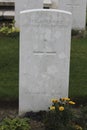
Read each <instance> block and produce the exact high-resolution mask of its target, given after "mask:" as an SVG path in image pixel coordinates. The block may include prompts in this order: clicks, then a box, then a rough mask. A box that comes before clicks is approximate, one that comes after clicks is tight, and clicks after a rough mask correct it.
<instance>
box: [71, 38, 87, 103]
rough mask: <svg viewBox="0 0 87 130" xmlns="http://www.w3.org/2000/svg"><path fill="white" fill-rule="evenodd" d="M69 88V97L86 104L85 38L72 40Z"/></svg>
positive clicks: (86, 57) (86, 50)
mask: <svg viewBox="0 0 87 130" xmlns="http://www.w3.org/2000/svg"><path fill="white" fill-rule="evenodd" d="M69 88H70V89H69V95H70V97H72V98H75V99H77V100H79V101H80V102H81V101H82V102H87V37H86V38H79V39H78V38H77V39H76V38H73V39H72V45H71V63H70V87H69Z"/></svg>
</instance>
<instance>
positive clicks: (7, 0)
mask: <svg viewBox="0 0 87 130" xmlns="http://www.w3.org/2000/svg"><path fill="white" fill-rule="evenodd" d="M0 2H15V0H0Z"/></svg>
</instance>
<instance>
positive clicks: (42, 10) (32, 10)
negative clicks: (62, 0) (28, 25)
mask: <svg viewBox="0 0 87 130" xmlns="http://www.w3.org/2000/svg"><path fill="white" fill-rule="evenodd" d="M51 11H52V12H59V13H65V14H69V15H72V13H71V12H69V11H64V10H58V9H31V10H24V11H21V12H20V14H23V13H29V12H51Z"/></svg>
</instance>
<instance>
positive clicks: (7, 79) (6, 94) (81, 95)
mask: <svg viewBox="0 0 87 130" xmlns="http://www.w3.org/2000/svg"><path fill="white" fill-rule="evenodd" d="M18 63H19V39H18V37H14V38H12V37H0V100H2V99H3V100H16V99H18V68H19V67H18V66H19V65H18ZM69 96H70V97H71V98H75V99H76V100H79V101H80V102H81V101H82V102H87V37H86V38H79V39H78V38H73V39H72V44H71V63H70V87H69Z"/></svg>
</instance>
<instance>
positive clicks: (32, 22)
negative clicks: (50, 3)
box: [19, 9, 72, 114]
mask: <svg viewBox="0 0 87 130" xmlns="http://www.w3.org/2000/svg"><path fill="white" fill-rule="evenodd" d="M20 18H21V26H20V29H21V32H20V36H21V37H20V77H19V84H20V85H19V112H20V114H21V113H24V112H27V111H39V110H47V109H48V107H49V105H50V100H51V98H60V97H67V96H68V85H69V64H70V41H71V21H72V20H71V13H69V12H66V11H60V10H51V9H49V10H48V9H36V10H27V11H22V12H21V17H20Z"/></svg>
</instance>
